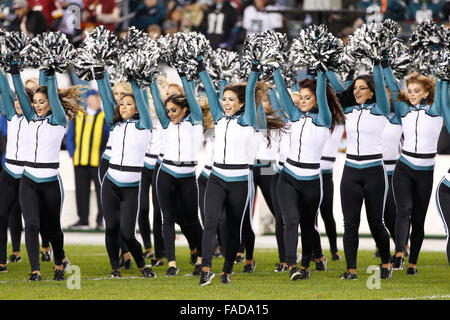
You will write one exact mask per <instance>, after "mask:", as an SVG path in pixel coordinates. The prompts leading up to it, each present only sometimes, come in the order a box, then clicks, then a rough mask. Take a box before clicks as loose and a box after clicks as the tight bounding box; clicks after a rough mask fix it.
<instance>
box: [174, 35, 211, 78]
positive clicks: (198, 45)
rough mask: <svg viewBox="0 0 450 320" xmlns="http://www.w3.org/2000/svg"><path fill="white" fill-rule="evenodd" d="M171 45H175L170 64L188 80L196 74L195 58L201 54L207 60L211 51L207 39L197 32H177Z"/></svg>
mask: <svg viewBox="0 0 450 320" xmlns="http://www.w3.org/2000/svg"><path fill="white" fill-rule="evenodd" d="M172 45H176V46H175V52H174V55H173V56H172V57H171V59H172V61H171V64H172V66H173V67H175V68H176V69H177V70H178V72H182V73H184V74H185V75H186V77H187V78H188V79H189V80H192V79H194V77H195V75H196V74H197V65H198V61H197V58H198V57H199V56H203V57H204V58H205V60H208V59H209V56H210V55H211V52H212V49H211V45H210V43H209V40H207V39H206V37H205V36H204V35H203V34H201V33H198V32H177V33H176V34H175V40H174V42H173V43H172Z"/></svg>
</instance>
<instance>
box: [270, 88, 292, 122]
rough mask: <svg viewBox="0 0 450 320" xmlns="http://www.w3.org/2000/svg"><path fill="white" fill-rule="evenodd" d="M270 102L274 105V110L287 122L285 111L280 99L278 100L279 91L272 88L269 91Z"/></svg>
mask: <svg viewBox="0 0 450 320" xmlns="http://www.w3.org/2000/svg"><path fill="white" fill-rule="evenodd" d="M269 100H270V104H271V105H272V109H273V110H274V111H275V112H276V113H277V114H278V115H279V116H281V117H282V118H283V121H285V122H286V121H287V120H288V119H287V118H286V115H285V113H284V112H283V109H282V107H281V103H280V99H278V95H277V89H275V88H272V89H270V91H269Z"/></svg>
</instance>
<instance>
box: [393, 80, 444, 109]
mask: <svg viewBox="0 0 450 320" xmlns="http://www.w3.org/2000/svg"><path fill="white" fill-rule="evenodd" d="M412 83H418V84H420V85H422V86H423V87H424V89H425V91H427V92H428V96H427V97H426V98H425V102H426V104H433V102H434V87H435V86H436V83H435V82H434V81H433V80H432V79H431V78H429V77H427V76H424V75H421V74H420V73H418V72H413V73H411V74H410V75H408V76H407V77H406V87H408V86H409V85H410V84H412ZM397 100H398V101H403V102H406V103H407V104H408V105H411V102H409V97H408V92H407V91H404V90H401V91H400V94H399V95H398V96H397Z"/></svg>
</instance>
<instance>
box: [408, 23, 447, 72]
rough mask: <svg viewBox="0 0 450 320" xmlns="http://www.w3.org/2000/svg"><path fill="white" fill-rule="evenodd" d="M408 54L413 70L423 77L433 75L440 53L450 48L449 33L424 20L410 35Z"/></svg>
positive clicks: (441, 27) (443, 27)
mask: <svg viewBox="0 0 450 320" xmlns="http://www.w3.org/2000/svg"><path fill="white" fill-rule="evenodd" d="M409 41H410V54H411V56H412V59H413V64H412V66H413V68H414V69H415V70H416V71H418V72H420V73H422V74H425V75H431V74H432V73H433V66H435V65H436V64H437V63H438V60H439V56H440V51H441V50H442V49H444V48H450V31H449V30H447V29H446V28H445V26H438V25H437V24H436V23H434V22H433V21H429V20H425V21H423V22H422V23H420V24H419V25H418V26H417V28H416V29H415V30H414V31H413V33H412V34H411V37H410V39H409Z"/></svg>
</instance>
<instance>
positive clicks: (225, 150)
mask: <svg viewBox="0 0 450 320" xmlns="http://www.w3.org/2000/svg"><path fill="white" fill-rule="evenodd" d="M230 121H231V118H230V119H228V122H227V127H226V128H225V138H224V139H225V146H224V147H223V163H225V156H226V155H227V131H228V125H229V124H230Z"/></svg>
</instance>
